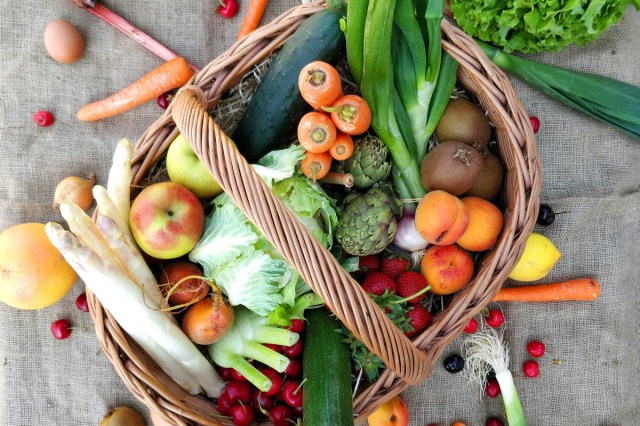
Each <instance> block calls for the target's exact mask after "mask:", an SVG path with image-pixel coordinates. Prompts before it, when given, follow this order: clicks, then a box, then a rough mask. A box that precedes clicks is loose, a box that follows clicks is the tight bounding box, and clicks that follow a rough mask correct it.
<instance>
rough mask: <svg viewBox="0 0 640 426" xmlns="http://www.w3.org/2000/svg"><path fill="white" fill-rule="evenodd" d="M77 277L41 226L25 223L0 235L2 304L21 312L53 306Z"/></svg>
mask: <svg viewBox="0 0 640 426" xmlns="http://www.w3.org/2000/svg"><path fill="white" fill-rule="evenodd" d="M76 278H77V275H76V273H75V271H74V270H73V268H71V266H69V264H68V263H67V261H66V260H65V259H64V257H62V254H61V253H60V252H59V251H58V249H57V248H55V247H54V246H53V244H51V241H49V238H48V237H47V234H46V232H45V226H44V224H42V223H23V224H20V225H15V226H12V227H11V228H8V229H6V230H5V231H3V232H2V233H1V234H0V302H4V303H6V304H7V305H10V306H13V307H14V308H18V309H40V308H44V307H45V306H49V305H53V304H54V303H56V302H57V301H59V300H60V299H62V298H63V297H64V295H65V294H67V293H68V292H69V290H71V287H73V283H74V282H75V280H76Z"/></svg>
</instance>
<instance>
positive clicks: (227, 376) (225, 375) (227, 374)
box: [218, 367, 233, 382]
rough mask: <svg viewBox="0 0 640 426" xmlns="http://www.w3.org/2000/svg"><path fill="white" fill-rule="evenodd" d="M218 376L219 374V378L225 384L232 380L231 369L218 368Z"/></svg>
mask: <svg viewBox="0 0 640 426" xmlns="http://www.w3.org/2000/svg"><path fill="white" fill-rule="evenodd" d="M218 374H220V378H222V380H224V381H225V382H230V381H231V380H233V368H226V367H220V369H219V370H218Z"/></svg>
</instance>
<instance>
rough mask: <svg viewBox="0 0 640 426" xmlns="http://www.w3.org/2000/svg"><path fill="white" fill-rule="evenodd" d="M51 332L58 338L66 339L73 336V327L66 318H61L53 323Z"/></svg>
mask: <svg viewBox="0 0 640 426" xmlns="http://www.w3.org/2000/svg"><path fill="white" fill-rule="evenodd" d="M51 333H53V337H55V338H56V339H58V340H64V339H66V338H67V337H69V336H71V327H70V324H69V321H67V320H66V319H59V320H56V321H54V322H52V323H51Z"/></svg>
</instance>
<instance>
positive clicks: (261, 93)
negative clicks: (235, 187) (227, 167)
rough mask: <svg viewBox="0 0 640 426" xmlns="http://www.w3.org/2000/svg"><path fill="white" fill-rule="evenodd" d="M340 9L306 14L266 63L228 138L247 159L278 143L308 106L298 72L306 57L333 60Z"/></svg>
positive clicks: (339, 41)
mask: <svg viewBox="0 0 640 426" xmlns="http://www.w3.org/2000/svg"><path fill="white" fill-rule="evenodd" d="M342 17H343V14H342V12H340V11H338V10H335V9H325V10H322V11H320V12H317V13H315V14H313V15H312V16H311V17H309V18H307V19H306V20H305V21H304V22H303V23H302V24H301V25H300V27H299V28H298V29H297V30H296V31H295V32H294V33H293V34H292V35H291V36H290V37H289V39H288V40H287V41H286V42H285V44H284V45H283V46H282V48H281V49H280V51H279V52H278V53H277V54H276V56H275V57H274V58H273V60H272V61H271V63H270V64H269V69H268V70H267V72H266V74H265V76H264V78H263V79H262V82H261V83H260V84H259V85H258V87H257V88H256V91H255V92H254V94H253V97H252V98H251V101H250V102H249V105H248V106H247V109H246V111H245V112H244V114H243V116H242V118H241V119H240V122H239V123H238V126H237V128H236V130H235V132H234V133H233V136H232V137H231V138H232V139H233V141H234V142H235V144H236V146H237V147H238V149H239V150H240V152H241V153H242V154H243V155H244V156H245V158H246V159H247V161H249V162H250V163H255V162H256V161H257V160H258V159H260V158H261V157H262V156H263V155H265V154H266V153H267V152H269V151H272V150H274V149H278V148H281V147H283V146H284V145H285V144H286V143H287V142H288V141H290V140H291V137H292V136H294V134H295V129H296V127H297V125H298V121H299V120H300V117H302V115H303V114H304V113H305V112H307V111H309V110H310V109H311V107H310V106H309V105H308V104H307V103H306V102H305V101H304V99H302V96H300V92H299V90H298V75H299V74H300V71H301V70H302V68H303V67H304V66H305V65H307V64H308V63H309V62H313V61H317V60H319V61H324V62H328V63H330V64H334V65H335V63H336V62H337V60H338V58H339V57H340V56H341V55H342V53H343V52H344V48H345V41H344V34H343V32H342V30H341V29H340V19H341V18H342Z"/></svg>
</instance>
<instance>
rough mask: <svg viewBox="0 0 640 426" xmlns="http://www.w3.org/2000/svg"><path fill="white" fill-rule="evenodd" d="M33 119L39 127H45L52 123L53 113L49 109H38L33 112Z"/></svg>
mask: <svg viewBox="0 0 640 426" xmlns="http://www.w3.org/2000/svg"><path fill="white" fill-rule="evenodd" d="M33 121H34V122H35V123H36V124H37V125H38V126H40V127H47V126H51V125H52V124H53V114H51V113H50V112H49V111H38V112H36V113H35V114H33Z"/></svg>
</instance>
